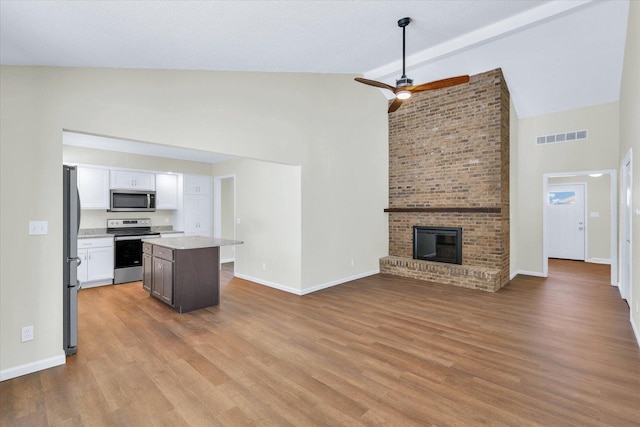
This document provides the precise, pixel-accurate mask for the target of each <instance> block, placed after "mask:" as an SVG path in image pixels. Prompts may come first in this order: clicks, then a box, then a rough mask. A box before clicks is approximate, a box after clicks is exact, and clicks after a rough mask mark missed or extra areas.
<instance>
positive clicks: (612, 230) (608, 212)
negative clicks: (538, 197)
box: [542, 169, 618, 286]
mask: <svg viewBox="0 0 640 427" xmlns="http://www.w3.org/2000/svg"><path fill="white" fill-rule="evenodd" d="M601 178H605V179H607V178H608V181H609V183H608V186H607V185H606V182H605V184H604V190H603V189H602V188H601V190H600V191H599V192H598V193H597V194H596V193H594V192H592V194H591V197H589V195H588V193H587V194H585V201H586V202H589V201H591V202H595V203H596V204H595V205H589V203H585V206H586V208H585V211H586V213H585V215H584V216H585V217H584V221H583V224H582V225H579V224H575V225H576V228H578V227H580V226H582V227H584V230H583V232H584V238H585V244H584V248H585V253H584V260H585V261H586V262H588V263H600V264H610V265H611V269H610V270H611V274H610V276H611V280H610V282H611V285H612V286H618V219H617V218H618V211H617V206H618V204H617V171H616V170H615V169H606V170H590V171H577V172H557V173H546V174H544V175H543V185H542V187H543V188H542V190H543V207H544V208H543V214H542V229H543V236H542V239H543V255H542V259H543V275H544V277H547V276H548V274H549V258H550V257H553V253H554V252H553V250H551V248H550V246H551V239H550V233H551V230H550V228H551V224H552V220H551V213H550V210H549V209H548V208H547V207H548V204H549V193H550V192H551V191H550V190H551V189H552V188H554V187H553V185H556V184H576V183H587V182H589V185H588V186H585V189H589V190H591V189H594V190H595V189H596V188H597V187H602V186H603V184H602V183H603V182H604V181H601V180H600V179H601ZM607 187H608V192H606V190H607ZM607 217H609V218H608V221H607ZM590 224H591V225H593V227H591V228H592V229H591V230H590ZM596 225H599V227H596ZM598 242H600V243H598ZM606 246H608V251H605V252H604V253H603V251H602V248H603V247H606Z"/></svg>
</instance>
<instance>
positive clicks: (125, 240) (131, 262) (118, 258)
mask: <svg viewBox="0 0 640 427" xmlns="http://www.w3.org/2000/svg"><path fill="white" fill-rule="evenodd" d="M141 239H142V237H140V236H128V237H116V238H115V242H114V244H115V251H114V252H115V263H114V267H115V268H127V267H140V266H141V265H142V240H141Z"/></svg>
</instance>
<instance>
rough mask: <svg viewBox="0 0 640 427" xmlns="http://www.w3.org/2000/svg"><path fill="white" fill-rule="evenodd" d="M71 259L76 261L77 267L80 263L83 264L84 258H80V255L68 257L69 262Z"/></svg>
mask: <svg viewBox="0 0 640 427" xmlns="http://www.w3.org/2000/svg"><path fill="white" fill-rule="evenodd" d="M71 261H75V262H76V267H77V266H79V265H80V264H82V260H81V259H80V257H79V256H75V257H70V258H67V262H71Z"/></svg>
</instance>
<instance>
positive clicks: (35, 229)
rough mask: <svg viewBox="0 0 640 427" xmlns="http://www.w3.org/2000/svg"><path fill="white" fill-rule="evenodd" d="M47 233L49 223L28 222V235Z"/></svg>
mask: <svg viewBox="0 0 640 427" xmlns="http://www.w3.org/2000/svg"><path fill="white" fill-rule="evenodd" d="M48 232H49V221H29V234H31V235H38V234H47V233H48Z"/></svg>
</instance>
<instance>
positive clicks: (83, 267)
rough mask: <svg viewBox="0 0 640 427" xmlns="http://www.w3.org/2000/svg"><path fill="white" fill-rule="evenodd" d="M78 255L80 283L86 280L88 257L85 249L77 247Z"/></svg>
mask: <svg viewBox="0 0 640 427" xmlns="http://www.w3.org/2000/svg"><path fill="white" fill-rule="evenodd" d="M78 257H79V258H80V265H79V266H78V280H79V281H80V283H85V282H86V281H87V272H88V270H87V265H88V259H89V258H88V257H87V249H78Z"/></svg>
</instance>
